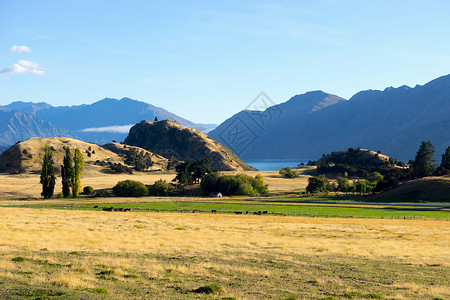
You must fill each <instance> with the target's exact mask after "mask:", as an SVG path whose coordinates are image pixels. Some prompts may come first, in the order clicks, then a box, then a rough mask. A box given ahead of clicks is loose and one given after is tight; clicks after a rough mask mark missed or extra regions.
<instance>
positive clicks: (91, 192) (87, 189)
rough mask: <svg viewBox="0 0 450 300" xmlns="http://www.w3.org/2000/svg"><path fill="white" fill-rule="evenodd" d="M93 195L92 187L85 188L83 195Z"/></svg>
mask: <svg viewBox="0 0 450 300" xmlns="http://www.w3.org/2000/svg"><path fill="white" fill-rule="evenodd" d="M93 193H94V188H93V187H92V186H90V185H88V186H85V187H84V188H83V194H85V195H92V194H93Z"/></svg>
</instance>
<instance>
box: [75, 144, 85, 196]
mask: <svg viewBox="0 0 450 300" xmlns="http://www.w3.org/2000/svg"><path fill="white" fill-rule="evenodd" d="M83 170H84V160H83V155H82V154H81V151H80V149H78V148H76V149H75V154H74V155H73V176H72V195H73V197H74V198H76V197H78V195H79V193H80V192H81V174H82V172H83Z"/></svg>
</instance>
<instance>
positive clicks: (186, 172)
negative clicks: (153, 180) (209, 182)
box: [175, 158, 213, 185]
mask: <svg viewBox="0 0 450 300" xmlns="http://www.w3.org/2000/svg"><path fill="white" fill-rule="evenodd" d="M175 170H176V171H177V176H176V177H175V180H176V181H178V183H180V184H184V185H191V184H193V183H199V182H200V180H202V179H203V177H205V175H206V174H209V173H211V172H212V171H213V170H212V168H211V159H210V158H204V159H202V160H199V161H196V162H193V163H191V162H190V161H185V162H184V163H180V164H178V165H176V166H175Z"/></svg>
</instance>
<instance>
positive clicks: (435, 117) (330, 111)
mask: <svg viewBox="0 0 450 300" xmlns="http://www.w3.org/2000/svg"><path fill="white" fill-rule="evenodd" d="M307 95H308V93H306V94H303V95H299V96H297V97H300V98H302V99H304V98H305V97H306V96H307ZM291 99H292V98H291ZM291 99H290V100H289V101H287V102H285V103H286V105H285V109H284V110H283V113H282V116H281V117H279V118H272V120H271V121H270V122H266V124H265V127H264V130H259V131H258V128H257V127H254V126H252V123H251V122H248V121H247V119H246V118H245V114H244V113H245V112H243V111H241V112H239V113H237V114H235V115H234V116H233V117H231V118H229V119H227V120H226V121H225V122H224V123H222V124H221V125H219V126H218V127H217V128H216V129H215V130H213V131H212V132H210V135H211V136H212V137H213V138H216V139H218V140H219V141H220V142H224V143H226V142H227V141H226V140H223V137H224V136H223V134H222V133H223V132H224V131H226V130H227V128H228V127H229V126H230V124H233V122H236V120H238V119H239V120H241V121H242V122H243V123H245V124H246V125H247V126H249V127H250V129H251V130H252V131H253V132H254V133H255V135H256V138H255V139H254V140H253V141H252V143H251V144H250V145H248V147H246V148H245V149H244V150H245V151H242V152H241V153H240V155H241V157H243V158H251V159H258V158H274V157H276V158H299V157H305V158H308V157H318V156H320V154H321V153H329V152H332V151H336V150H339V149H347V148H349V147H363V148H367V149H374V150H382V151H383V153H386V154H388V155H389V156H391V157H395V158H399V159H401V160H404V161H407V160H409V159H411V158H414V155H415V152H416V151H417V149H418V147H419V145H420V142H421V141H423V140H431V142H432V143H433V144H434V145H435V146H436V153H442V151H444V149H445V147H446V146H448V145H450V136H449V133H448V132H450V130H449V129H450V75H446V76H442V77H439V78H436V79H434V80H432V81H430V82H429V83H427V84H425V85H423V86H422V85H416V86H415V87H414V88H410V87H408V86H401V87H398V88H386V89H385V90H383V91H380V90H366V91H361V92H358V93H356V94H355V95H354V96H352V97H351V98H350V99H349V100H347V101H339V102H337V103H334V104H332V105H329V106H327V107H324V108H322V109H320V110H317V111H314V112H312V113H309V114H307V113H304V110H303V111H302V112H301V113H299V111H300V110H295V109H294V108H293V107H295V105H294V104H295V103H294V104H290V105H291V106H293V107H291V106H289V105H287V104H289V102H290V101H291ZM317 100H320V99H319V98H318V99H317ZM305 102H307V101H305ZM278 108H280V106H279V107H278ZM281 108H282V106H281ZM286 108H288V109H286ZM296 113H297V115H296ZM221 134H222V135H221Z"/></svg>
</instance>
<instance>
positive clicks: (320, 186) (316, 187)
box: [306, 177, 329, 194]
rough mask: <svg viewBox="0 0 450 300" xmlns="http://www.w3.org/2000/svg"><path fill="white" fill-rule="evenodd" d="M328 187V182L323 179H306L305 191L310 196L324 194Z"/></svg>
mask: <svg viewBox="0 0 450 300" xmlns="http://www.w3.org/2000/svg"><path fill="white" fill-rule="evenodd" d="M328 185H329V183H328V180H327V179H326V178H325V177H310V178H308V186H307V187H306V191H307V192H308V193H312V194H315V193H320V192H325V191H326V190H327V187H328Z"/></svg>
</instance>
